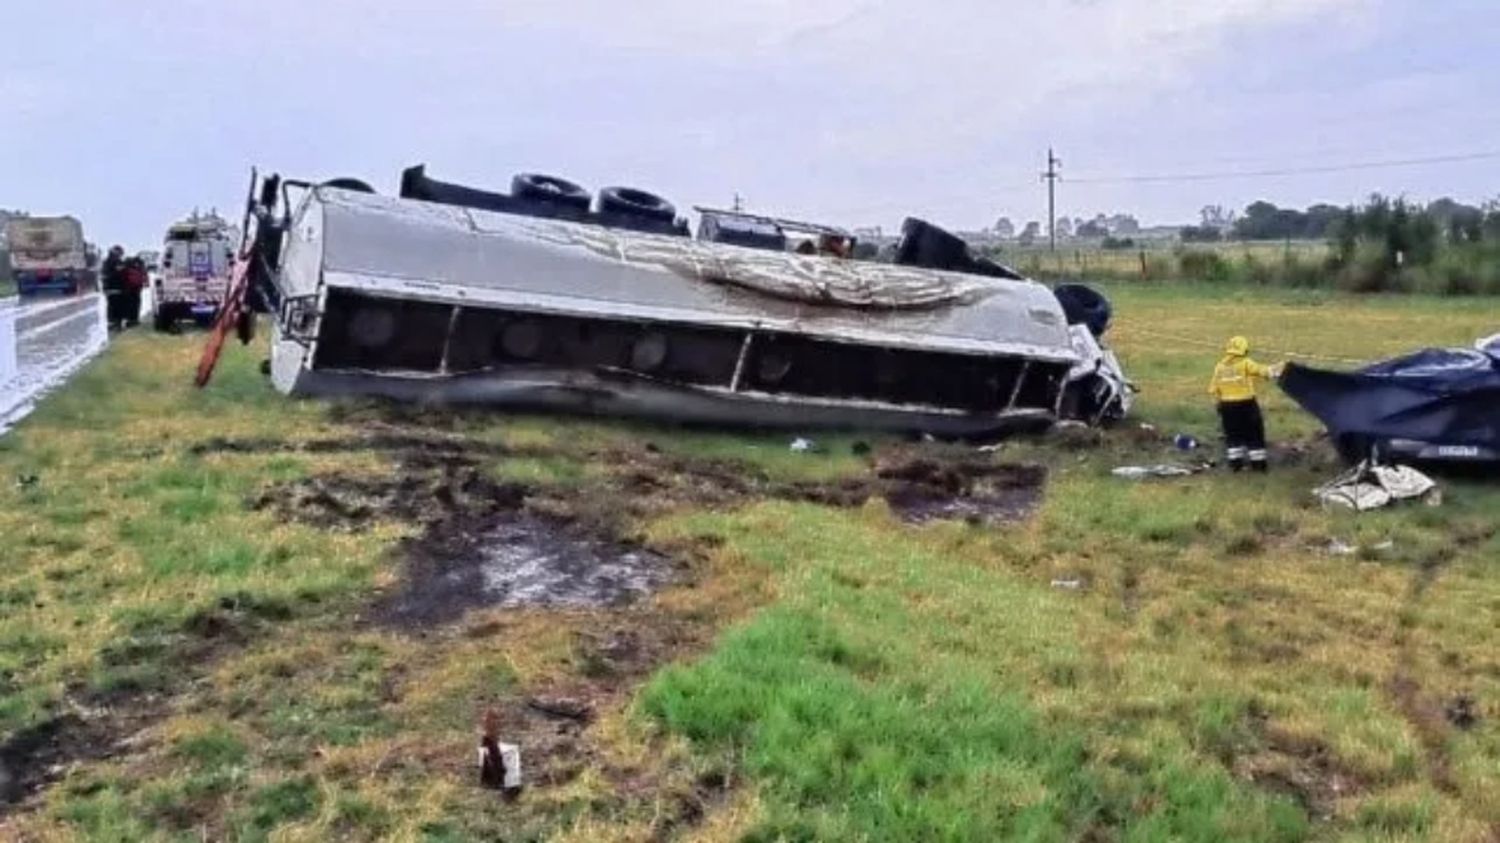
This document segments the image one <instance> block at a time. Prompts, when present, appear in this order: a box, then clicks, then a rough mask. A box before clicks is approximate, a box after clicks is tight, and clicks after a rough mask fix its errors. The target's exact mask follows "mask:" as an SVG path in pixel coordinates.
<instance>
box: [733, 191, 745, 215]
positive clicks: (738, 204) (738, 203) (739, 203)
mask: <svg viewBox="0 0 1500 843" xmlns="http://www.w3.org/2000/svg"><path fill="white" fill-rule="evenodd" d="M734 209H735V210H736V211H743V210H745V201H744V197H743V196H740V192H739V191H738V190H736V191H735V192H734Z"/></svg>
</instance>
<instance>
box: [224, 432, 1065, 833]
mask: <svg viewBox="0 0 1500 843" xmlns="http://www.w3.org/2000/svg"><path fill="white" fill-rule="evenodd" d="M382 436H383V438H382V439H381V440H380V441H381V443H382V448H383V450H385V451H386V452H387V453H388V454H389V455H390V456H391V458H392V461H393V470H392V471H391V472H389V473H388V474H386V475H379V476H368V475H363V476H360V475H353V474H347V473H333V474H325V475H320V476H316V477H311V478H306V479H303V480H299V481H295V482H290V483H280V484H275V485H272V486H269V487H267V488H266V489H265V490H264V491H263V492H262V493H260V494H258V495H256V496H254V497H253V498H252V499H251V500H250V501H249V502H248V503H249V505H250V506H252V507H255V508H257V509H263V510H266V511H271V512H275V513H277V514H278V515H279V516H281V517H284V518H288V519H293V520H297V521H301V522H304V523H309V524H314V525H318V526H320V527H323V528H326V529H334V530H362V529H366V528H368V527H369V526H370V525H371V524H373V523H375V522H377V521H392V520H394V521H400V522H406V523H411V524H414V525H417V526H419V527H420V528H421V529H420V532H419V534H418V535H416V536H414V537H412V538H411V539H408V540H406V541H404V542H403V543H402V544H401V545H400V546H399V547H398V548H397V550H396V554H397V556H398V557H399V558H400V559H402V561H403V563H404V575H403V577H402V580H401V582H400V583H399V584H397V585H396V586H395V587H393V588H392V589H391V591H390V592H389V593H387V594H384V595H382V596H381V597H379V598H378V599H377V600H376V602H375V603H374V604H373V605H372V606H371V607H370V608H369V609H368V611H367V613H366V620H367V621H369V622H372V623H375V624H379V625H383V626H389V627H394V628H396V629H399V630H402V631H404V632H407V633H411V634H413V635H415V636H418V637H421V638H429V639H430V640H431V641H432V642H433V646H442V645H441V643H440V642H441V640H442V639H443V638H444V637H445V636H447V635H452V634H460V635H465V636H468V637H471V638H486V639H488V638H493V639H494V640H495V641H496V642H497V646H499V645H503V642H504V640H505V638H506V636H507V635H509V634H511V633H512V627H513V625H524V624H525V623H526V622H527V621H526V619H527V618H528V617H531V618H534V617H535V615H534V614H531V613H528V612H526V611H522V610H524V609H528V608H540V609H544V610H546V609H552V610H563V611H560V612H558V614H557V615H556V617H557V622H558V623H559V624H565V625H566V626H567V627H568V628H570V629H571V630H573V632H572V634H573V635H574V636H575V641H574V662H575V663H574V664H573V665H572V666H571V669H569V670H566V671H563V672H562V673H560V674H559V675H557V676H554V677H553V678H551V679H549V680H546V681H545V682H543V683H541V684H539V685H537V686H535V687H528V688H525V689H522V690H521V691H520V692H519V693H518V692H516V691H514V690H511V691H498V692H496V694H495V695H494V696H493V697H490V698H487V699H478V700H475V701H474V702H475V707H476V720H477V719H478V714H479V713H480V712H484V711H487V710H488V711H493V712H494V713H495V714H496V715H497V717H498V720H499V726H500V728H499V734H500V737H501V739H502V740H504V741H506V742H513V743H517V744H519V745H520V746H521V747H522V752H523V767H524V768H525V770H526V778H527V781H528V786H529V787H553V786H558V785H562V784H565V783H567V782H569V781H572V780H573V779H574V778H576V777H577V776H578V775H580V774H581V773H582V772H583V771H585V770H593V771H596V772H598V773H599V774H600V775H602V776H604V777H605V778H606V780H608V781H611V782H613V783H614V785H615V787H614V790H615V797H614V798H616V799H618V800H620V804H621V805H627V804H629V805H639V804H643V803H652V804H655V805H657V806H658V810H657V812H656V816H657V823H656V828H657V832H658V833H659V835H660V836H661V837H662V838H663V839H665V838H667V837H670V836H671V835H672V834H674V833H676V831H675V830H678V829H681V828H683V827H685V826H689V825H692V824H694V823H696V822H698V821H700V820H701V819H702V817H703V816H705V815H706V814H707V813H708V812H709V811H710V810H712V808H713V806H714V805H715V804H717V803H718V802H719V801H720V800H722V799H723V798H724V796H725V794H727V793H728V792H729V790H730V789H731V787H732V782H731V781H730V780H729V778H728V776H726V775H722V774H717V773H709V774H704V775H695V774H690V773H687V772H685V771H683V770H673V769H663V765H660V764H647V765H645V766H644V767H642V768H639V769H636V768H621V767H619V766H618V763H619V762H618V761H616V760H612V759H610V758H609V757H607V753H605V752H604V751H603V750H602V749H601V748H600V744H599V742H598V739H597V737H595V736H593V735H592V734H591V733H590V731H589V725H590V724H591V723H592V722H594V720H595V719H596V718H597V717H600V716H603V715H604V714H606V713H609V712H613V711H617V710H619V708H621V707H622V706H624V705H626V704H627V703H628V700H629V699H630V697H631V694H632V693H633V692H634V689H635V688H636V687H637V686H638V685H639V683H640V682H642V681H644V679H645V678H646V677H648V676H649V675H650V674H651V673H652V672H654V671H655V670H657V669H658V668H659V667H660V666H661V665H663V664H666V663H668V662H670V661H672V660H674V659H678V658H682V657H684V656H685V655H687V654H689V653H692V652H695V651H697V650H699V649H701V648H703V647H705V646H707V642H709V641H711V640H712V636H713V634H714V631H715V630H716V629H717V628H718V625H719V624H721V623H722V622H724V620H725V619H726V617H727V616H732V615H733V614H734V612H735V611H736V609H735V607H734V606H725V605H722V600H720V598H719V596H718V593H717V592H714V591H713V590H712V589H707V590H704V592H703V594H704V596H702V597H701V598H700V597H694V596H692V595H693V594H697V593H698V591H699V590H698V589H691V590H689V592H690V593H689V594H687V595H681V594H680V595H679V598H680V599H674V600H673V601H671V603H670V604H661V603H650V604H647V603H645V602H644V601H643V600H642V598H643V597H645V596H646V595H648V594H650V593H652V592H654V591H656V590H658V589H661V588H663V587H664V586H667V585H669V584H675V583H682V582H690V581H692V580H693V577H694V576H695V575H697V574H698V573H700V572H699V567H700V563H703V562H705V560H706V558H707V557H706V556H704V555H701V554H706V553H707V552H708V551H710V550H711V549H712V548H694V547H691V546H681V547H671V548H661V547H647V546H645V545H644V544H643V543H642V541H641V540H640V539H639V538H638V537H637V536H635V535H634V534H633V533H632V530H633V529H634V525H635V524H636V523H639V521H640V520H641V519H644V518H649V517H651V516H653V515H657V514H660V513H664V512H668V511H672V510H675V509H679V508H683V507H700V508H702V507H708V508H714V507H732V506H740V505H744V504H746V503H749V502H753V501H755V500H762V499H779V500H792V501H802V502H812V503H817V504H822V505H826V506H836V507H856V506H861V505H863V504H864V503H866V502H867V501H870V500H871V499H874V498H882V499H884V500H885V501H887V502H888V503H889V505H890V507H891V509H892V511H893V512H894V513H895V514H896V515H897V516H898V517H900V518H902V519H904V520H907V521H909V522H912V523H925V522H928V521H931V520H935V519H963V520H968V521H972V522H1000V521H1009V520H1014V519H1017V518H1022V517H1025V516H1026V515H1027V514H1029V513H1030V512H1031V511H1032V510H1033V509H1034V508H1035V506H1036V505H1037V503H1038V502H1039V501H1040V499H1041V495H1042V491H1043V487H1044V484H1045V481H1046V471H1045V469H1044V468H1041V467H1038V466H1029V465H1007V464H1002V463H998V462H996V461H995V460H994V458H993V456H992V455H990V454H985V453H979V452H975V451H972V450H968V449H943V448H924V447H909V448H908V447H903V448H895V449H890V450H887V451H885V452H883V453H881V454H878V455H876V454H871V455H870V457H869V458H870V463H871V465H870V469H869V470H868V471H867V472H863V473H861V474H859V475H858V476H854V477H849V478H844V479H839V480H833V481H828V482H791V481H785V480H779V479H775V478H772V477H770V476H768V475H767V474H765V473H764V472H762V471H760V470H759V469H756V468H755V467H753V466H750V465H748V464H744V463H740V462H737V461H732V460H704V459H690V458H685V457H680V456H674V455H670V454H666V453H664V452H663V451H662V450H661V449H658V448H655V447H652V446H650V445H649V444H648V445H645V446H643V447H640V448H631V449H623V448H609V449H601V450H599V451H597V452H592V453H584V454H580V453H578V452H576V451H574V452H566V451H561V450H558V451H555V452H552V453H550V454H548V455H549V456H555V457H563V458H571V459H579V460H587V461H590V462H591V463H592V464H593V465H595V466H597V467H602V468H603V469H604V470H603V471H599V472H591V473H590V474H589V476H588V478H587V479H586V480H584V481H582V482H580V483H577V484H572V485H568V486H566V487H555V488H552V487H527V486H520V485H516V484H511V483H504V482H499V481H497V480H495V479H494V478H493V476H492V475H491V473H490V471H491V470H492V468H493V466H494V464H495V462H496V460H497V459H498V460H503V459H504V458H505V456H506V453H505V452H504V451H503V449H497V448H496V447H495V446H492V445H485V446H483V447H480V448H476V449H473V450H471V449H469V448H468V447H467V446H466V445H465V443H464V440H463V439H462V438H459V437H454V436H451V435H449V434H446V433H431V432H415V433H414V432H411V431H410V430H404V431H396V430H387V431H384V432H383V434H382ZM434 440H435V441H434ZM363 441H364V440H360V439H355V440H330V443H329V444H327V445H314V444H307V445H303V446H299V447H301V448H303V449H307V448H309V447H311V448H320V447H327V448H330V449H331V448H335V447H340V448H342V447H345V446H351V447H352V446H354V445H356V444H360V443H362V442H363ZM236 447H240V448H243V447H244V446H236ZM253 447H257V448H258V447H261V446H260V445H258V444H257V445H254V446H253ZM215 449H217V451H218V452H224V451H233V450H234V448H226V447H224V446H223V445H222V443H219V444H216V445H215ZM531 453H539V452H537V451H533V452H531ZM735 599H745V600H749V599H750V598H749V597H739V598H735ZM710 602H712V605H709V603H710ZM731 602H733V601H731ZM455 623H467V624H468V626H466V627H464V626H460V627H457V628H455V626H454V624H455ZM517 634H521V633H519V630H517ZM394 693H397V694H399V690H398V691H395V692H394ZM421 752H422V753H423V755H424V756H425V757H426V762H427V763H429V764H431V765H432V766H433V767H435V768H438V769H444V770H446V771H447V772H448V774H449V775H452V776H454V777H455V778H457V779H459V780H467V779H469V778H471V777H474V776H477V773H476V771H475V770H473V769H472V768H468V767H466V766H464V765H465V763H466V762H465V759H467V758H469V757H471V756H472V752H470V751H468V750H466V749H464V748H461V747H458V746H447V745H445V746H433V747H428V748H427V749H426V750H421ZM685 776H686V778H684V777H685ZM476 781H477V779H476Z"/></svg>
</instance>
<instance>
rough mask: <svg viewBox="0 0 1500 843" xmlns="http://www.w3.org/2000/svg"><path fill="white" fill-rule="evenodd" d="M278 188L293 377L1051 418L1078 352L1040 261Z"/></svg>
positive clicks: (280, 371) (634, 403) (932, 426)
mask: <svg viewBox="0 0 1500 843" xmlns="http://www.w3.org/2000/svg"><path fill="white" fill-rule="evenodd" d="M262 195H263V196H265V197H268V198H269V197H274V195H275V188H271V189H270V190H268V191H262ZM647 196H649V194H647ZM265 204H266V203H265V201H264V200H263V201H262V203H261V207H259V208H258V209H257V210H256V213H255V216H256V218H257V219H258V220H259V222H260V227H261V228H262V229H266V228H268V227H269V228H271V229H272V230H273V233H274V235H275V236H274V238H273V237H268V236H265V235H258V236H257V237H256V238H255V242H256V244H257V248H258V249H260V250H262V251H270V252H274V253H275V254H274V255H273V256H271V257H270V258H267V257H266V256H265V255H258V254H254V253H252V254H251V255H250V256H249V257H250V260H251V261H252V262H258V266H259V271H258V272H254V271H252V273H251V275H252V277H255V278H256V279H257V286H258V287H259V288H260V289H258V290H257V291H256V292H257V294H258V295H259V296H260V297H261V298H262V299H263V301H264V302H265V303H266V304H267V305H268V306H269V307H271V308H272V309H273V310H274V313H275V320H274V328H273V331H274V334H273V343H272V361H271V374H272V379H273V382H274V384H275V386H276V387H277V388H278V389H279V390H281V391H283V392H285V393H288V394H293V395H318V396H333V395H378V396H385V397H390V398H396V399H401V400H412V401H421V402H434V403H463V404H476V403H477V404H487V405H495V406H502V407H515V408H531V409H541V410H566V411H575V412H588V413H600V414H609V415H633V416H645V417H654V418H665V419H670V420H675V421H680V422H688V423H707V424H724V425H752V426H781V427H807V426H829V427H853V428H868V429H886V430H907V431H925V432H930V433H933V434H936V435H949V436H977V435H994V434H1001V433H1005V432H1010V431H1015V430H1021V429H1028V428H1037V427H1044V426H1046V425H1047V424H1050V423H1051V422H1052V421H1053V420H1055V419H1056V418H1057V415H1058V413H1059V409H1060V407H1061V406H1062V405H1063V403H1064V399H1065V397H1066V394H1067V393H1068V391H1069V383H1070V379H1075V378H1076V377H1077V374H1078V372H1079V370H1080V363H1081V362H1082V361H1081V358H1080V354H1079V351H1078V350H1077V348H1076V347H1075V346H1076V343H1075V341H1074V338H1073V336H1072V333H1071V332H1070V326H1069V324H1068V319H1067V317H1066V316H1065V314H1064V311H1063V309H1062V307H1061V306H1060V305H1059V302H1058V300H1057V298H1056V297H1054V296H1053V294H1052V292H1051V291H1050V290H1048V289H1047V288H1046V287H1043V286H1041V285H1039V284H1036V283H1034V282H1031V281H1027V280H1018V279H1014V278H1004V277H985V276H981V275H975V274H965V273H959V272H950V271H940V270H934V269H927V268H923V267H914V266H902V265H899V264H890V263H875V262H865V261H855V260H849V259H845V258H842V257H837V256H829V255H808V254H795V253H792V252H785V251H774V250H766V249H755V248H748V247H744V246H738V245H730V244H725V243H719V242H707V241H705V240H702V239H698V240H695V239H692V238H690V237H687V236H683V235H682V234H680V233H679V231H680V230H681V229H685V226H682V225H681V224H680V223H674V224H673V225H671V226H668V225H666V224H665V223H664V222H658V223H656V224H655V229H654V230H637V229H635V228H627V227H620V226H616V225H609V224H599V222H598V221H596V220H593V219H589V218H588V217H587V216H582V217H581V218H574V219H570V218H567V215H561V214H555V213H554V214H548V215H529V214H525V213H516V212H510V211H503V210H502V211H497V210H485V209H482V208H477V207H465V206H460V205H454V204H442V203H439V202H432V201H418V200H414V199H406V198H392V197H383V196H378V195H375V194H373V193H371V192H365V191H364V190H360V189H350V186H343V187H338V186H328V185H325V186H316V187H310V188H309V189H308V190H307V192H306V195H305V196H304V197H303V199H302V201H301V202H300V203H299V204H298V205H297V207H296V210H295V211H294V212H292V213H290V214H287V215H286V216H284V217H282V218H280V221H279V222H278V221H277V219H278V218H277V217H276V216H275V214H274V213H273V212H272V210H271V209H269V208H267V207H265ZM492 206H493V203H492ZM574 216H578V215H574ZM273 239H274V240H275V244H274V245H275V248H273V249H267V248H266V246H267V245H268V244H269V243H270V242H271V241H272V240H273ZM1126 397H1127V398H1128V396H1126ZM1119 403H1120V406H1118V407H1116V408H1115V409H1114V410H1113V411H1112V412H1118V413H1123V412H1124V407H1125V404H1126V401H1125V400H1124V399H1122V400H1121V402H1119ZM1100 415H1103V413H1101V414H1100Z"/></svg>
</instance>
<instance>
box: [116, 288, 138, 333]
mask: <svg viewBox="0 0 1500 843" xmlns="http://www.w3.org/2000/svg"><path fill="white" fill-rule="evenodd" d="M119 299H120V321H122V322H124V323H125V324H126V325H139V324H140V322H141V290H140V288H139V287H126V288H125V289H123V290H121V291H120V295H119Z"/></svg>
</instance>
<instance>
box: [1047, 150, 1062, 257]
mask: <svg viewBox="0 0 1500 843" xmlns="http://www.w3.org/2000/svg"><path fill="white" fill-rule="evenodd" d="M1060 166H1062V161H1061V160H1060V159H1059V158H1058V157H1057V156H1056V155H1053V154H1052V147H1050V146H1049V147H1047V172H1045V173H1042V179H1043V180H1044V181H1046V182H1047V242H1048V248H1049V250H1051V251H1053V252H1056V251H1057V180H1058V179H1060V178H1062V173H1059V172H1058V171H1057V168H1058V167H1060Z"/></svg>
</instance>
